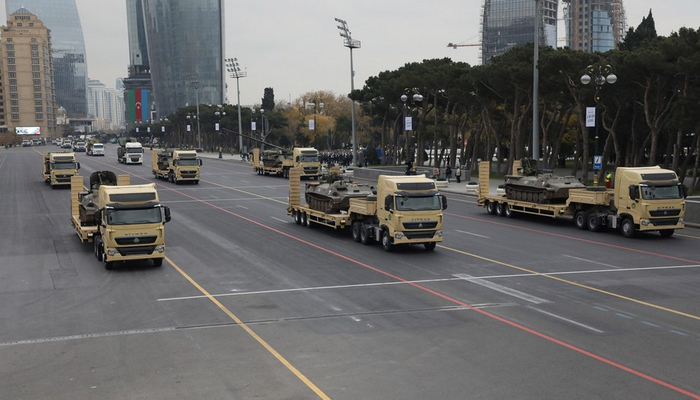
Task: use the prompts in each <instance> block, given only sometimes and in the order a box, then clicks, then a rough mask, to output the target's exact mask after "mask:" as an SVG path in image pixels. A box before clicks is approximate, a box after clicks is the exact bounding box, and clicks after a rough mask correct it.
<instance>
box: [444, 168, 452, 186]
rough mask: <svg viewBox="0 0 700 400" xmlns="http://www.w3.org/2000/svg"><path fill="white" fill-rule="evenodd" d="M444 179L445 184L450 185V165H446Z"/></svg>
mask: <svg viewBox="0 0 700 400" xmlns="http://www.w3.org/2000/svg"><path fill="white" fill-rule="evenodd" d="M445 178H447V183H450V178H452V168H450V164H447V167H445Z"/></svg>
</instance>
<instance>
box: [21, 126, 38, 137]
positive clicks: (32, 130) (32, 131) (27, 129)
mask: <svg viewBox="0 0 700 400" xmlns="http://www.w3.org/2000/svg"><path fill="white" fill-rule="evenodd" d="M15 134H17V135H41V127H40V126H17V127H15Z"/></svg>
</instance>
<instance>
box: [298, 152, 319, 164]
mask: <svg viewBox="0 0 700 400" xmlns="http://www.w3.org/2000/svg"><path fill="white" fill-rule="evenodd" d="M299 162H318V154H302V155H300V156H299Z"/></svg>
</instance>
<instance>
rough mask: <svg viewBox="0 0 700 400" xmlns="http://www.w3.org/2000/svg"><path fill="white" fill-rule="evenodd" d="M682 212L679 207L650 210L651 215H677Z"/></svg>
mask: <svg viewBox="0 0 700 400" xmlns="http://www.w3.org/2000/svg"><path fill="white" fill-rule="evenodd" d="M680 214H681V210H679V209H673V210H654V211H649V215H651V216H652V217H675V216H677V215H680Z"/></svg>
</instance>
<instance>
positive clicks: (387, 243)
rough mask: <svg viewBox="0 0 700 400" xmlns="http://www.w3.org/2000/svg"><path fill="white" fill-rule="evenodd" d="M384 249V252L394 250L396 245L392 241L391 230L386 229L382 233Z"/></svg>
mask: <svg viewBox="0 0 700 400" xmlns="http://www.w3.org/2000/svg"><path fill="white" fill-rule="evenodd" d="M382 248H383V249H384V251H392V250H394V243H392V241H391V236H389V230H388V229H384V230H383V231H382Z"/></svg>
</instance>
